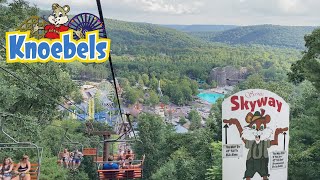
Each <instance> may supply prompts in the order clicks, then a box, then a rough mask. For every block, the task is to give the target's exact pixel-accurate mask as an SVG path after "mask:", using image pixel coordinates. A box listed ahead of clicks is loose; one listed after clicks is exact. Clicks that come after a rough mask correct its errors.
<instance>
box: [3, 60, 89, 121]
mask: <svg viewBox="0 0 320 180" xmlns="http://www.w3.org/2000/svg"><path fill="white" fill-rule="evenodd" d="M0 69H1V70H3V71H5V72H6V73H8V74H10V75H11V76H13V77H14V78H16V79H17V80H19V81H21V82H22V83H23V84H25V85H27V86H28V87H30V88H32V89H34V90H36V91H37V92H38V93H39V94H40V95H42V96H45V97H47V98H49V99H51V100H52V101H53V102H54V103H56V104H57V105H59V106H61V107H62V108H64V109H65V110H67V111H69V112H71V113H73V114H75V115H76V116H77V117H79V118H80V119H82V120H86V119H84V118H83V117H81V116H79V115H78V114H77V113H75V112H74V111H73V110H71V109H69V108H67V107H65V106H64V105H63V104H61V103H60V102H58V101H57V100H55V99H53V98H51V97H50V96H48V95H46V94H43V93H42V91H41V89H39V88H35V87H33V86H31V85H30V84H29V83H28V82H26V81H24V80H23V79H22V78H20V77H19V76H17V75H16V74H14V73H13V72H11V71H9V70H8V69H6V68H4V67H2V66H0Z"/></svg>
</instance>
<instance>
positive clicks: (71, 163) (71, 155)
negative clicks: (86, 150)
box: [68, 152, 74, 168]
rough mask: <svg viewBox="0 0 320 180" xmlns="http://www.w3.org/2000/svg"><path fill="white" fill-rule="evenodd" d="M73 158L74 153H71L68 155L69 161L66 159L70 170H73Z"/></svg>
mask: <svg viewBox="0 0 320 180" xmlns="http://www.w3.org/2000/svg"><path fill="white" fill-rule="evenodd" d="M73 157H74V153H73V152H71V153H70V156H69V159H68V161H69V167H71V168H73Z"/></svg>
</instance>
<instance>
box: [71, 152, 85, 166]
mask: <svg viewBox="0 0 320 180" xmlns="http://www.w3.org/2000/svg"><path fill="white" fill-rule="evenodd" d="M82 157H83V154H82V152H80V151H79V150H78V149H76V151H75V152H74V157H73V168H75V169H76V168H78V167H79V166H80V164H81V159H82Z"/></svg>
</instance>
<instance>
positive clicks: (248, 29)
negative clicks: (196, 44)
mask: <svg viewBox="0 0 320 180" xmlns="http://www.w3.org/2000/svg"><path fill="white" fill-rule="evenodd" d="M315 28H316V27H308V26H305V27H303V26H301V27H299V26H277V25H258V26H243V27H237V28H233V29H230V30H226V31H222V32H214V31H213V32H210V31H206V32H191V33H190V34H191V35H194V36H197V37H200V38H201V39H204V40H207V41H211V42H221V43H227V44H243V45H249V44H259V45H267V46H274V47H286V48H296V49H304V36H305V35H306V34H310V33H311V32H312V31H313V30H314V29H315Z"/></svg>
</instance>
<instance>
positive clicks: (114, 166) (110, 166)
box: [102, 156, 119, 170]
mask: <svg viewBox="0 0 320 180" xmlns="http://www.w3.org/2000/svg"><path fill="white" fill-rule="evenodd" d="M108 161H109V162H108V163H104V164H103V167H102V170H112V169H119V165H118V164H117V163H113V162H112V161H113V157H112V156H109V158H108Z"/></svg>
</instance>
